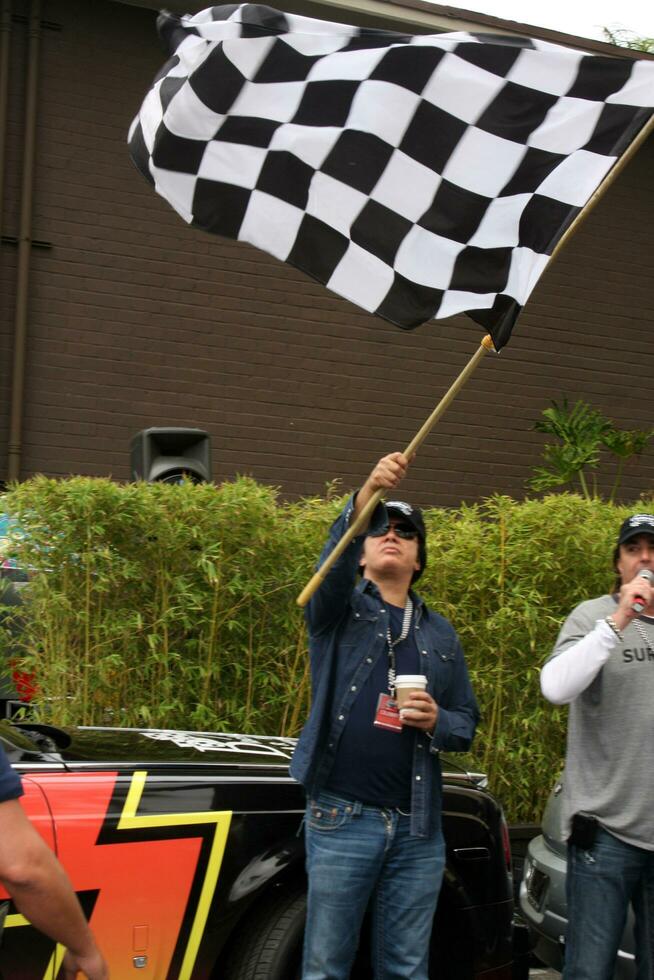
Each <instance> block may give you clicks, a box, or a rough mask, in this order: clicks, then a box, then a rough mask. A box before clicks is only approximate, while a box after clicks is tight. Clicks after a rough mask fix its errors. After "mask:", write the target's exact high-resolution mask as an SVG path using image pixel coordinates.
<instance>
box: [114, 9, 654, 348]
mask: <svg viewBox="0 0 654 980" xmlns="http://www.w3.org/2000/svg"><path fill="white" fill-rule="evenodd" d="M158 25H159V30H160V32H161V34H162V37H163V38H164V40H165V42H166V44H167V46H168V48H169V50H170V54H171V58H170V60H169V61H168V62H167V63H166V64H165V65H164V67H163V69H162V70H161V72H160V73H159V75H158V76H157V78H156V79H155V81H154V83H153V85H152V87H151V89H150V91H149V92H148V93H147V95H146V98H145V101H144V102H143V105H142V107H141V110H140V112H139V114H138V116H137V117H136V119H135V120H134V122H133V124H132V126H131V129H130V134H129V146H130V152H131V155H132V158H133V160H134V162H135V163H136V165H137V167H138V168H139V170H141V172H142V173H143V174H144V175H145V176H146V177H147V178H148V179H149V180H150V181H151V182H152V183H153V185H154V187H155V189H156V190H157V192H158V193H159V194H161V195H162V196H163V197H164V198H165V199H166V200H167V201H168V202H169V203H170V204H171V205H172V207H173V208H174V209H175V210H176V211H177V212H178V213H179V214H180V215H181V216H182V217H183V218H184V220H185V221H187V222H189V223H191V224H193V225H194V226H196V227H198V228H202V229H204V230H205V231H209V232H213V233H215V234H219V235H224V236H226V237H228V238H233V239H238V240H240V241H247V242H250V243H252V244H253V245H255V246H257V247H258V248H261V249H263V250H265V251H266V252H269V253H270V254H272V255H274V256H276V257H277V258H278V259H280V260H281V261H283V262H288V263H290V264H291V265H293V266H295V267H297V268H299V269H302V270H303V271H304V272H306V273H308V274H309V275H310V276H313V277H314V278H315V279H317V280H318V281H319V282H321V283H324V284H325V285H326V286H327V287H328V288H329V289H330V290H333V291H334V292H335V293H338V294H339V295H340V296H344V297H345V298H347V299H348V300H350V301H351V302H353V303H355V304H356V305H357V306H359V307H362V308H363V309H365V310H367V311H369V312H371V313H375V314H377V315H378V316H381V317H383V318H385V319H386V320H389V321H391V322H392V323H395V324H397V325H398V326H400V327H404V328H412V327H415V326H418V325H419V324H421V323H423V322H425V321H426V320H429V319H432V318H443V317H447V316H451V315H453V314H456V313H462V312H465V313H467V314H468V315H469V316H470V317H472V319H474V320H475V321H476V322H478V323H480V324H481V325H482V326H484V327H485V328H486V329H488V330H489V331H490V333H491V335H492V338H493V342H494V344H495V347H496V349H498V350H499V349H500V347H502V346H503V345H504V344H505V343H506V342H507V340H508V339H509V337H510V333H511V330H512V327H513V325H514V323H515V321H516V318H517V316H518V314H519V312H520V310H521V308H522V306H524V304H525V303H526V301H527V299H528V297H529V295H530V293H531V291H532V290H533V288H534V287H535V285H536V283H537V282H538V279H539V277H540V276H541V274H542V272H543V270H544V269H545V266H546V265H547V262H548V260H549V257H550V255H551V254H552V251H553V249H554V247H555V246H556V244H557V242H558V241H559V240H560V238H561V236H562V235H563V233H564V232H565V230H566V229H567V228H568V227H569V226H570V224H571V222H572V221H573V220H574V218H575V217H576V215H577V214H578V213H579V212H580V210H581V209H583V207H584V205H585V204H586V203H587V201H588V200H589V198H590V196H591V195H592V194H593V192H594V191H595V190H596V188H597V187H598V185H599V184H600V183H601V181H602V180H603V178H604V177H605V176H606V174H607V173H608V172H609V171H610V170H611V168H612V167H613V165H614V164H615V162H616V160H617V159H618V158H619V156H620V155H621V153H622V152H623V151H624V150H625V149H626V148H627V146H628V145H629V144H630V142H631V141H632V140H633V138H634V136H635V135H636V134H637V133H638V132H639V130H641V128H642V127H643V126H644V125H645V124H646V123H647V121H648V119H649V117H650V116H651V114H652V109H653V108H654V62H653V61H648V60H631V59H626V58H612V57H604V56H596V55H588V54H584V53H582V52H579V51H575V50H572V49H569V48H563V47H560V46H558V45H554V44H549V43H545V42H542V41H537V40H531V39H529V38H519V37H513V36H512V37H501V36H497V35H479V34H474V35H473V34H466V33H457V34H438V35H428V36H427V35H418V36H409V35H404V34H395V33H392V32H388V31H379V30H372V29H367V28H358V27H350V26H346V25H342V24H334V23H329V22H325V21H319V20H313V19H310V18H307V17H300V16H295V15H289V14H284V13H280V12H279V11H276V10H273V9H271V8H270V7H265V6H259V5H256V4H241V5H238V4H229V5H226V6H213V7H211V8H209V9H208V10H205V11H203V12H201V13H199V14H196V15H195V16H186V17H181V18H178V17H175V16H172V15H169V14H162V15H161V16H160V18H159V21H158Z"/></svg>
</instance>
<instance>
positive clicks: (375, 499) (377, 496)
mask: <svg viewBox="0 0 654 980" xmlns="http://www.w3.org/2000/svg"><path fill="white" fill-rule="evenodd" d="M489 350H495V348H494V347H493V341H492V340H491V338H490V335H488V334H487V335H486V336H485V337H484V339H483V340H482V342H481V344H480V346H479V348H478V349H477V351H476V352H475V353H474V354H473V355H472V357H471V358H470V360H469V361H468V363H467V364H466V366H465V367H464V369H463V371H462V372H461V374H460V375H459V376H458V378H457V379H456V381H455V382H454V384H453V385H452V386H451V388H450V389H449V390H448V391H447V392H446V393H445V395H443V397H442V398H441V400H440V401H439V403H438V405H437V406H436V408H435V409H434V411H433V412H432V413H431V415H430V416H429V418H428V419H427V421H426V422H425V423H424V425H423V426H422V428H421V429H419V430H418V432H417V433H416V434H415V436H414V437H413V439H412V440H411V442H410V443H409V445H408V446H407V447H406V449H405V450H404V455H405V456H412V455H413V454H414V453H415V452H416V451H417V450H418V448H419V446H421V445H422V443H423V442H424V441H425V439H426V438H427V436H428V435H429V433H430V432H431V430H432V429H433V427H434V425H435V424H436V422H437V421H438V419H439V418H440V417H441V415H442V414H443V412H444V411H445V409H446V408H447V407H448V406H449V405H450V403H451V402H453V401H454V399H455V398H456V396H457V395H458V393H459V391H460V390H461V388H463V386H464V384H465V383H466V381H467V380H468V378H469V377H470V375H471V374H472V373H473V371H474V370H475V368H476V367H477V365H478V364H479V362H480V361H481V359H482V358H483V356H484V354H486V352H487V351H489ZM383 495H384V493H383V490H377V491H376V492H375V493H374V494H373V495H372V497H371V498H370V500H369V501H368V503H367V504H366V506H365V507H364V508H363V510H362V511H361V513H360V514H359V515H358V516H357V517H356V518H355V520H354V521H353V522H352V524H351V525H350V527H349V528H348V530H347V531H346V532H345V534H344V535H343V537H342V538H341V540H340V541H339V542H338V544H337V545H336V547H335V548H334V550H333V551H331V552H330V553H329V555H328V556H327V558H326V559H325V561H324V562H323V564H322V565H321V566H320V568H319V569H318V571H317V572H316V574H315V575H314V576H313V578H312V579H310V581H309V582H308V583H307V584H306V585H305V587H304V588H303V590H302V592H301V593H300V595H299V596H298V597H297V604H298V606H306V604H307V602H308V601H309V599H310V598H311V596H312V595H313V593H314V592H315V591H316V590H317V589H318V588H319V587H320V585H321V584H322V582H323V580H324V579H325V576H326V575H327V572H328V571H329V569H330V568H331V567H332V565H333V564H334V562H336V561H337V560H338V559H339V558H340V556H341V555H342V554H343V552H344V551H345V549H346V548H347V546H348V545H349V543H350V541H352V539H353V538H355V537H356V536H357V535H358V534H360V533H361V531H362V529H363V528H366V527H367V526H368V523H369V521H370V517H371V516H372V512H373V511H374V509H375V507H376V506H377V504H378V503H379V501H380V500H381V499H382V497H383Z"/></svg>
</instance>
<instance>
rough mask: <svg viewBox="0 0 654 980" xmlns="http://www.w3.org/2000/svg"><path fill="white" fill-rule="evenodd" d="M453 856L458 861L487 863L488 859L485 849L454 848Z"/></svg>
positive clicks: (488, 854)
mask: <svg viewBox="0 0 654 980" xmlns="http://www.w3.org/2000/svg"><path fill="white" fill-rule="evenodd" d="M453 854H454V857H455V858H457V859H458V860H459V861H488V860H489V858H490V851H489V850H488V848H487V847H455V848H454V851H453Z"/></svg>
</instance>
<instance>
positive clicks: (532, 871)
mask: <svg viewBox="0 0 654 980" xmlns="http://www.w3.org/2000/svg"><path fill="white" fill-rule="evenodd" d="M562 789H563V783H562V782H561V781H559V782H557V784H556V786H555V787H554V789H553V790H552V792H551V794H550V798H549V800H548V801H547V806H546V807H545V813H544V815H543V824H542V834H540V835H539V836H538V837H534V838H533V840H532V841H530V843H529V847H528V849H527V856H526V858H525V864H524V873H523V878H522V883H521V885H520V909H521V911H522V914H523V916H524V917H525V919H526V920H527V923H528V925H529V928H530V930H531V932H532V937H533V940H534V941H535V946H534V953H535V954H536V956H537V957H538V958H539V959H540V960H542V961H543V963H545V964H547V966H551V967H553V968H554V969H555V970H561V969H562V968H563V953H564V950H565V936H566V930H567V928H568V914H567V907H566V897H565V871H566V853H567V844H566V841H565V839H564V836H563V832H562V827H561V823H562V821H561V790H562ZM633 951H634V939H633V914H632V911H631V908H630V909H629V913H628V917H627V925H626V928H625V931H624V935H623V936H622V942H621V943H620V951H619V953H618V963H617V966H616V970H615V974H614V980H635V976H636V969H635V964H634V952H633Z"/></svg>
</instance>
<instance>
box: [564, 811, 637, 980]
mask: <svg viewBox="0 0 654 980" xmlns="http://www.w3.org/2000/svg"><path fill="white" fill-rule="evenodd" d="M566 894H567V900H568V930H567V937H566V944H565V963H564V968H563V980H612V977H613V971H614V969H615V962H616V957H617V953H618V949H619V946H620V940H621V938H622V933H623V931H624V927H625V922H626V918H627V909H628V906H629V903H630V902H631V903H632V905H633V908H634V914H635V919H636V928H635V940H636V980H654V851H646V850H644V849H643V848H642V847H634V846H633V845H632V844H625V843H624V841H621V840H618V838H617V837H614V836H613V834H609V833H607V831H606V830H602V829H601V828H598V831H597V838H596V840H595V843H594V844H593V846H592V847H591V848H590V849H589V850H587V851H585V850H582V849H581V848H580V847H574V846H572V845H570V846H569V847H568V870H567V875H566Z"/></svg>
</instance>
